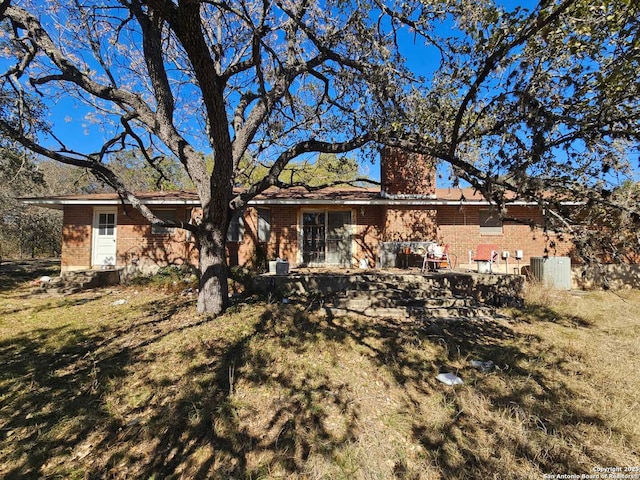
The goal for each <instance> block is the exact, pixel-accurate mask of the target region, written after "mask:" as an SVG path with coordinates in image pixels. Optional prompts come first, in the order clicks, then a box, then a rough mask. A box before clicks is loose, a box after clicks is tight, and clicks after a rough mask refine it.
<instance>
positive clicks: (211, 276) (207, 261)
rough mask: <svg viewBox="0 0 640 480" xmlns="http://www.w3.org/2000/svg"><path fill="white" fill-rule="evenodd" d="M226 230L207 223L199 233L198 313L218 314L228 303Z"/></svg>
mask: <svg viewBox="0 0 640 480" xmlns="http://www.w3.org/2000/svg"><path fill="white" fill-rule="evenodd" d="M225 240H226V231H225V229H223V228H221V227H217V226H215V225H211V224H209V228H206V229H204V230H203V232H202V234H201V235H200V238H199V241H200V262H199V263H200V265H199V269H200V293H199V294H198V313H205V314H209V315H218V314H220V313H222V312H224V311H225V309H226V308H227V306H228V305H229V287H228V284H227V280H228V274H227V255H226V251H225V243H226V242H225Z"/></svg>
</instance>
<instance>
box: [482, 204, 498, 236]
mask: <svg viewBox="0 0 640 480" xmlns="http://www.w3.org/2000/svg"><path fill="white" fill-rule="evenodd" d="M479 223H480V234H481V235H502V233H503V232H502V219H501V218H500V215H499V214H498V212H497V211H495V210H480V221H479Z"/></svg>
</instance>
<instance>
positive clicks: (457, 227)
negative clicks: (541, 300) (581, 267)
mask: <svg viewBox="0 0 640 480" xmlns="http://www.w3.org/2000/svg"><path fill="white" fill-rule="evenodd" d="M483 209H487V207H479V206H464V207H462V208H461V207H459V206H442V207H439V209H438V215H437V222H438V233H437V239H438V240H439V242H440V243H441V244H443V245H445V244H449V245H450V247H451V251H452V252H453V253H454V254H455V255H456V256H457V258H458V264H468V261H469V253H468V252H469V251H473V252H475V250H476V248H477V246H478V245H480V244H495V245H497V246H498V248H499V250H500V252H502V251H509V252H510V255H511V257H514V255H515V251H516V250H522V251H523V253H524V258H523V259H522V260H521V262H520V263H521V264H528V263H529V261H530V258H531V257H541V256H544V255H545V249H546V250H547V252H548V254H549V255H559V256H560V255H567V254H568V253H569V251H570V250H571V242H570V241H569V240H568V239H562V238H560V237H558V236H556V235H555V234H553V233H549V234H545V232H544V231H543V229H542V227H541V226H540V225H542V223H543V217H542V213H541V211H540V209H538V208H535V207H526V206H511V207H509V209H508V215H509V216H511V217H514V218H518V219H522V220H523V221H531V220H533V221H534V222H535V223H536V224H537V225H539V226H538V227H536V228H533V229H532V228H531V227H530V226H529V225H523V224H521V223H516V222H505V223H504V224H503V226H502V231H503V233H502V234H501V235H495V234H488V235H487V234H482V233H481V232H480V210H483ZM509 264H510V266H511V265H513V266H515V265H516V261H515V259H514V258H511V259H510V260H509Z"/></svg>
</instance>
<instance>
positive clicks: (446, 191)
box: [21, 187, 535, 209]
mask: <svg viewBox="0 0 640 480" xmlns="http://www.w3.org/2000/svg"><path fill="white" fill-rule="evenodd" d="M239 192H240V191H238V193H239ZM136 196H137V197H138V198H139V199H140V200H141V201H142V203H144V204H145V205H149V206H153V205H193V206H197V205H199V204H200V202H199V200H198V196H197V194H196V192H193V191H179V190H172V191H162V192H140V193H137V194H136ZM512 198H513V200H511V201H510V203H511V204H512V205H513V204H515V205H535V203H534V202H529V201H525V200H519V199H516V198H515V197H513V196H512ZM21 200H22V201H23V202H24V203H27V204H31V205H39V206H42V207H48V208H55V209H62V208H63V207H64V206H65V205H118V204H120V203H122V200H121V199H120V197H119V196H118V194H116V193H94V194H86V195H61V196H51V197H28V198H22V199H21ZM125 203H126V202H125ZM327 204H340V205H396V206H403V205H404V206H437V205H461V204H464V205H489V202H488V201H487V200H486V199H485V198H484V197H483V196H482V194H481V193H480V192H478V191H477V190H475V189H473V188H453V187H451V188H437V189H436V192H435V195H393V196H391V195H385V194H384V193H383V192H381V191H380V189H378V188H358V187H349V188H336V187H332V188H324V189H321V190H311V191H308V190H306V189H304V188H302V187H294V188H288V189H280V188H275V187H272V188H270V189H268V190H266V191H265V192H263V193H261V194H260V195H258V196H256V197H255V198H253V199H252V200H251V201H250V202H249V205H257V206H259V205H265V206H267V205H327Z"/></svg>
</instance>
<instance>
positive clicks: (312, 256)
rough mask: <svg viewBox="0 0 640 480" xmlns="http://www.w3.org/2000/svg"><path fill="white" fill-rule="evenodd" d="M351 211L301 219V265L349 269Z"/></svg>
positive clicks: (307, 214) (313, 214) (311, 214)
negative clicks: (346, 267) (343, 266)
mask: <svg viewBox="0 0 640 480" xmlns="http://www.w3.org/2000/svg"><path fill="white" fill-rule="evenodd" d="M350 226H351V211H350V210H338V211H330V210H324V211H313V212H304V213H303V215H302V237H303V238H302V261H303V263H304V264H306V265H345V266H348V265H351V258H352V252H351V232H350V228H351V227H350Z"/></svg>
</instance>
